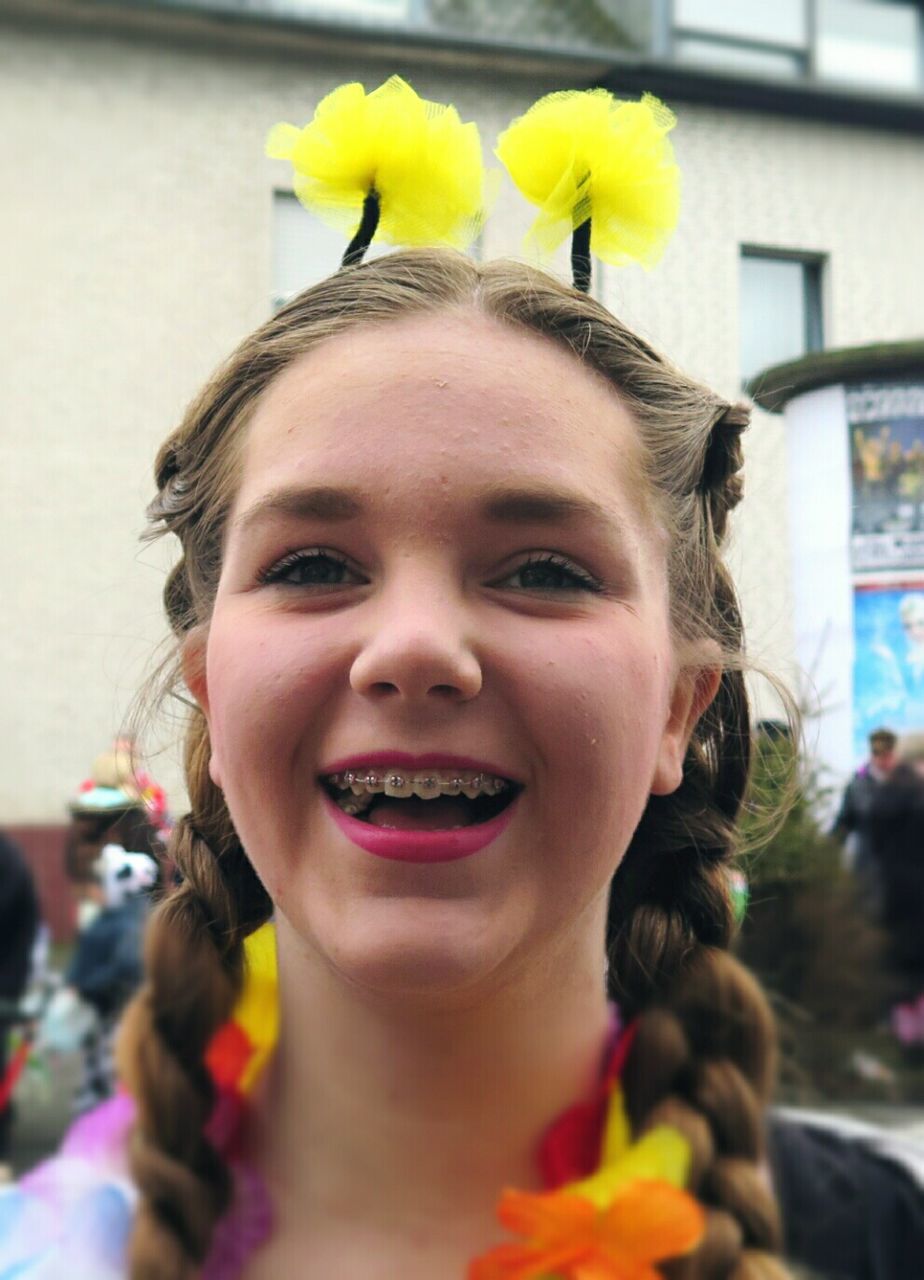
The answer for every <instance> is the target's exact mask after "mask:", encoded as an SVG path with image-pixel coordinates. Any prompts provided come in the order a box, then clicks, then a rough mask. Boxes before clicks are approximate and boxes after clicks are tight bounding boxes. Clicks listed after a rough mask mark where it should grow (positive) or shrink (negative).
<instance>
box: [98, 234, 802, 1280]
mask: <svg viewBox="0 0 924 1280" xmlns="http://www.w3.org/2000/svg"><path fill="white" fill-rule="evenodd" d="M451 308H474V309H476V310H478V311H479V312H481V313H483V314H485V315H487V316H490V317H493V318H495V319H497V320H499V321H501V322H502V323H504V324H509V325H511V326H513V327H515V328H518V329H521V330H525V331H528V332H531V333H533V334H536V335H540V336H542V337H544V338H546V339H548V340H550V341H553V342H555V343H558V344H559V345H560V346H562V347H564V348H565V349H567V350H569V351H571V352H572V353H573V355H574V356H575V358H576V359H578V360H580V361H581V362H582V364H584V365H585V366H586V367H588V368H591V369H593V370H595V371H596V372H597V373H598V374H600V375H601V376H602V377H604V378H605V379H607V381H608V382H609V383H610V384H611V385H612V387H613V388H614V390H615V392H616V393H617V394H618V395H619V397H620V398H621V400H622V402H623V404H624V405H625V406H627V408H628V409H629V410H630V411H631V413H632V415H633V417H634V419H635V422H636V424H637V426H638V432H639V437H640V440H641V445H642V454H643V463H642V465H643V467H644V470H645V474H646V477H647V481H648V489H649V495H650V497H651V498H652V499H653V501H654V504H655V508H656V511H657V515H658V518H659V520H660V521H661V522H662V523H663V525H664V527H665V529H666V531H667V535H668V537H669V539H670V543H671V551H670V555H669V557H668V563H669V566H670V569H669V578H670V593H671V605H672V619H673V626H674V630H675V633H676V635H677V637H678V641H679V642H680V645H681V648H683V646H684V643H685V642H695V641H700V640H702V639H703V638H708V639H709V640H710V641H712V642H713V643H714V645H718V647H719V649H720V650H721V653H722V654H723V659H724V661H723V671H722V677H721V684H720V687H719V691H718V694H717V697H716V699H715V701H714V702H713V704H712V706H711V707H710V709H709V711H708V712H707V713H706V715H705V716H704V717H703V718H702V720H701V721H700V723H699V724H698V725H697V728H696V730H695V733H694V736H693V740H692V742H691V744H690V747H689V750H688V753H687V759H686V762H685V769H684V779H683V782H682V784H681V786H680V788H679V789H678V791H677V792H676V793H675V794H674V795H672V796H665V797H653V798H652V799H651V800H650V801H649V804H648V807H647V809H646V811H645V814H644V816H643V818H642V821H641V823H640V824H639V827H638V830H637V831H636V833H635V836H634V838H633V840H632V842H631V845H630V848H629V850H628V852H627V854H626V857H625V858H624V860H623V863H622V865H621V867H620V870H619V871H618V873H617V875H616V876H615V878H614V882H613V886H612V892H611V901H610V910H609V920H608V950H609V981H610V987H611V991H612V994H613V996H614V998H615V999H617V1000H618V1001H619V1002H620V1004H621V1005H622V1007H623V1009H624V1011H626V1012H627V1013H628V1014H630V1015H633V1014H639V1015H640V1027H639V1032H638V1037H637V1041H636V1045H635V1048H634V1050H633V1053H632V1055H631V1057H630V1061H629V1063H628V1065H627V1069H626V1077H625V1081H626V1089H627V1101H628V1105H629V1108H630V1112H631V1115H632V1119H633V1122H634V1125H635V1127H636V1129H643V1128H645V1127H647V1126H648V1125H650V1124H652V1123H654V1122H655V1121H656V1120H658V1119H661V1118H663V1117H664V1116H665V1115H669V1116H670V1118H671V1120H672V1122H673V1123H676V1124H678V1125H679V1126H680V1127H681V1128H683V1129H684V1130H685V1131H686V1132H687V1133H688V1135H689V1136H690V1139H691V1142H692V1144H693V1147H694V1153H695V1160H694V1181H695V1186H696V1189H697V1191H698V1194H699V1195H700V1196H701V1198H702V1200H703V1201H704V1203H705V1204H706V1205H707V1206H708V1208H709V1220H710V1227H709V1231H708V1233H707V1238H706V1241H705V1242H704V1244H703V1245H702V1247H701V1248H700V1250H698V1251H697V1254H696V1255H695V1257H694V1259H692V1260H686V1261H684V1262H682V1263H677V1264H674V1270H673V1271H672V1272H671V1274H672V1275H673V1274H676V1275H681V1274H682V1275H694V1274H695V1275H696V1276H697V1277H699V1276H704V1277H705V1276H713V1275H714V1276H720V1275H721V1276H725V1275H733V1276H735V1277H737V1278H738V1280H744V1277H750V1278H752V1280H758V1277H765V1278H767V1280H769V1278H770V1277H773V1276H781V1275H784V1274H785V1273H784V1272H783V1271H782V1270H781V1268H780V1267H779V1265H778V1263H776V1262H774V1261H773V1259H772V1252H773V1251H774V1250H776V1249H777V1248H778V1246H779V1238H780V1231H779V1223H778V1218H777V1212H776V1206H775V1203H774V1200H773V1196H772V1194H771V1192H770V1190H769V1188H768V1185H767V1182H766V1179H765V1178H764V1176H763V1173H762V1164H763V1161H764V1158H765V1147H764V1133H763V1120H762V1115H763V1106H764V1104H765V1102H766V1100H767V1098H768V1095H769V1091H770V1087H771V1082H772V1079H773V1072H774V1036H773V1028H772V1023H771V1018H770V1015H769V1012H768V1010H767V1006H766V1003H765V1001H764V999H763V997H762V995H761V993H760V991H759V988H758V987H757V985H756V983H754V981H753V980H752V979H751V978H750V977H749V976H748V975H747V974H746V973H745V972H744V971H743V970H742V969H741V967H740V966H739V965H738V964H737V963H736V962H735V961H734V960H733V959H732V958H731V956H729V955H728V953H727V950H726V948H727V946H728V943H729V939H730V937H731V933H732V911H731V906H730V902H729V897H728V888H727V866H728V863H729V860H730V859H731V857H732V854H733V846H734V823H735V818H736V815H737V812H738V809H739V806H740V803H741V799H742V795H743V791H744V788H745V784H746V779H747V769H748V755H749V743H750V729H749V719H748V705H747V697H746V693H745V688H744V681H743V675H742V665H743V655H742V628H741V619H740V614H739V609H738V604H737V600H736V596H735V591H734V587H733V585H732V582H731V578H730V576H729V574H728V572H727V570H726V568H725V567H724V565H723V563H722V560H721V555H720V549H721V544H722V542H723V540H724V538H725V535H726V531H727V523H728V515H729V512H730V511H731V510H732V508H733V507H734V506H735V504H736V503H737V502H738V500H739V498H740V496H741V479H740V474H739V473H740V466H741V461H742V454H741V439H740V437H741V432H742V430H743V429H744V427H745V426H746V424H747V417H748V415H747V410H746V409H745V408H744V407H743V406H740V405H734V404H729V403H727V402H726V401H724V400H722V399H721V398H719V397H718V396H716V395H714V394H713V393H712V392H710V391H708V390H707V389H706V388H704V387H702V386H700V385H699V384H697V383H696V382H694V381H692V380H690V379H689V378H687V377H685V376H684V375H682V374H680V373H679V372H678V371H677V370H676V369H674V368H673V367H672V366H671V365H670V364H668V363H667V362H666V361H665V360H664V359H663V358H662V357H661V356H660V355H658V354H657V353H656V352H655V351H653V350H652V349H651V348H650V347H649V346H648V345H647V344H646V343H645V342H644V341H642V340H641V339H640V338H638V337H636V336H635V335H634V334H632V333H631V332H630V331H629V330H628V329H627V328H626V327H625V326H624V325H622V324H621V323H620V322H619V321H618V320H616V319H615V318H614V317H613V316H612V315H610V313H609V312H607V311H606V310H605V309H604V308H603V307H602V306H601V305H599V304H598V303H597V302H595V301H594V300H593V299H590V298H588V297H586V296H584V295H582V294H579V293H577V292H576V291H574V290H573V289H571V288H568V287H566V286H564V285H561V284H559V283H557V282H556V281H554V280H552V279H550V278H549V277H548V276H546V275H544V274H543V273H541V272H538V271H534V270H531V269H529V268H527V267H524V266H519V265H516V264H512V263H505V262H491V263H488V264H486V265H483V266H481V265H476V264H474V263H473V262H471V261H469V260H468V259H466V258H464V257H462V256H461V255H458V254H454V253H450V252H446V251H437V250H432V251H430V250H428V251H409V252H404V253H396V254H392V255H390V256H389V257H386V258H381V259H378V260H376V261H374V262H370V263H367V264H366V265H364V266H361V267H356V268H350V269H347V270H344V271H341V272H339V273H338V274H337V275H335V276H332V277H331V278H330V279H327V280H325V281H323V282H322V283H321V284H319V285H317V286H315V287H314V288H312V289H310V290H308V291H307V292H305V293H304V294H302V295H301V296H300V297H298V298H296V299H295V300H294V301H292V302H291V303H289V305H288V306H286V307H285V308H284V309H283V310H281V311H280V312H279V313H278V314H277V315H275V316H274V317H273V318H272V319H271V320H269V321H268V322H267V323H266V324H265V325H264V326H263V327H262V328H261V329H259V330H258V331H257V332H256V333H255V334H253V335H252V336H251V337H249V338H247V339H246V340H245V341H244V342H243V343H242V344H241V345H240V347H239V348H238V350H237V351H236V352H235V353H234V354H233V355H232V356H231V358H230V360H229V361H228V362H227V363H226V364H225V365H224V367H223V368H221V369H220V370H219V371H218V372H217V374H216V375H215V377H214V378H213V379H212V381H211V382H210V383H209V384H208V386H206V387H205V389H204V390H203V391H202V393H201V394H200V396H199V397H198V399H197V400H196V401H195V402H194V403H193V404H192V405H191V407H190V409H189V411H188V413H187V415H186V417H185V419H184V421H183V423H182V424H181V425H180V427H179V428H178V429H177V430H176V431H175V432H174V434H173V435H172V436H171V437H170V439H169V440H168V441H167V442H166V444H165V445H164V446H163V448H162V449H161V451H160V454H159V456H158V459H157V467H156V476H157V486H158V494H157V497H156V498H155V500H154V502H153V503H152V504H151V508H150V516H151V519H152V521H153V525H154V529H155V533H163V532H171V533H174V534H176V535H177V537H178V538H179V540H180V544H181V548H182V556H181V559H180V560H179V562H178V564H177V565H176V567H175V568H174V570H173V572H172V573H171V574H170V576H169V579H168V581H167V585H166V588H165V593H164V598H165V604H166V609H167V614H168V617H169V620H170V623H171V626H172V628H173V631H174V633H175V635H176V637H177V639H178V640H179V641H182V639H183V638H184V637H185V636H186V635H187V634H188V633H189V631H190V629H191V628H192V627H194V626H197V625H201V624H206V623H207V622H208V619H209V615H210V610H211V607H212V601H213V598H214V594H215V589H216V585H217V581H218V575H219V572H220V567H221V547H222V534H223V529H224V523H225V520H226V518H227V514H228V510H229V507H230V504H231V502H232V500H233V496H234V492H235V485H236V481H237V472H238V466H239V460H240V449H241V444H242V441H243V438H244V435H245V433H246V430H247V425H248V422H249V420H250V416H251V414H252V412H253V409H254V406H255V404H256V403H257V401H258V399H259V397H260V396H261V394H262V393H263V392H264V391H265V389H266V388H267V387H268V386H269V384H270V383H271V382H272V380H273V379H274V378H275V377H276V375H277V374H278V373H279V372H280V371H281V370H282V369H284V368H285V367H286V366H287V365H288V364H289V363H290V362H291V361H292V360H294V359H295V358H296V357H297V356H300V355H302V354H303V353H304V352H306V351H309V350H311V349H312V348H314V347H316V346H318V345H319V344H320V343H322V342H324V341H325V340H326V339H327V338H329V337H332V336H334V335H336V334H339V333H343V332H344V331H346V330H348V329H350V328H352V327H354V326H357V325H366V326H369V325H381V324H385V323H388V322H389V321H390V320H393V319H395V318H397V317H401V316H405V315H408V314H414V313H418V314H419V313H437V312H440V311H445V310H446V309H451ZM208 760H209V743H208V730H207V726H206V724H205V720H204V718H203V716H202V714H201V712H200V711H199V710H198V709H192V710H191V712H190V722H189V728H188V733H187V753H186V768H187V779H188V787H189V795H190V803H191V808H190V812H189V814H187V815H186V817H184V818H182V819H181V820H180V821H179V822H178V823H177V827H176V831H175V834H174V839H173V844H172V849H171V852H172V854H173V857H174V858H175V860H176V863H177V865H178V867H179V868H180V870H181V872H182V875H183V883H182V884H181V886H180V887H179V888H178V889H177V891H176V892H175V893H174V894H173V895H172V896H171V897H170V898H169V899H167V900H166V901H165V902H164V903H163V905H162V906H161V907H160V909H159V911H158V913H157V915H156V917H155V919H154V921H153V922H152V926H151V929H150V932H149V937H148V944H147V956H146V959H147V971H148V981H147V984H146V986H145V988H144V990H143V991H142V993H141V994H140V996H139V997H138V999H137V1000H136V1002H135V1004H134V1007H133V1009H132V1011H131V1015H130V1017H129V1019H128V1021H127V1025H126V1031H125V1035H124V1037H123V1042H122V1062H123V1067H124V1070H125V1073H126V1075H127V1077H128V1082H129V1084H130V1087H131V1088H132V1091H133V1092H134V1094H135V1096H136V1099H137V1104H138V1122H137V1127H136V1133H135V1140H134V1146H133V1170H134V1174H135V1178H136V1180H137V1184H138V1187H139V1190H140V1196H141V1198H140V1204H139V1209H138V1214H137V1219H136V1226H135V1230H134V1235H133V1240H132V1264H131V1265H132V1272H131V1274H132V1276H133V1277H135V1278H136V1280H141V1278H142V1277H143V1280H168V1278H169V1280H175V1277H178V1276H182V1275H184V1274H186V1273H187V1271H188V1270H189V1269H190V1268H191V1267H192V1266H194V1265H195V1264H198V1263H200V1262H201V1261H202V1260H203V1259H204V1258H205V1256H206V1255H207V1252H208V1248H209V1241H210V1238H211V1232H212V1227H213V1225H214V1223H215V1221H216V1220H217V1218H218V1217H219V1216H220V1215H221V1214H222V1213H223V1212H224V1211H225V1209H226V1208H227V1206H228V1203H229V1197H230V1181H229V1174H228V1171H227V1168H226V1166H225V1164H224V1162H223V1161H222V1159H221V1158H220V1156H219V1155H218V1153H217V1152H216V1151H215V1150H214V1148H213V1147H212V1146H211V1145H210V1143H209V1142H208V1141H207V1140H206V1138H205V1136H204V1133H203V1129H204V1126H205V1123H206V1121H207V1119H208V1116H209V1113H210V1109H211V1106H212V1102H213V1091H212V1087H211V1084H210V1081H209V1077H208V1073H207V1071H206V1070H205V1067H204V1065H203V1052H204V1050H205V1047H206V1045H207V1043H208V1041H209V1038H210V1037H211V1035H212V1033H213V1032H214V1030H215V1029H216V1028H217V1027H218V1026H219V1025H220V1023H221V1022H222V1021H223V1020H224V1019H225V1018H226V1017H227V1016H228V1014H229V1012H230V1009H231V1007H232V1004H233V1000H234V997H235V994H236V992H237V990H238V989H239V984H240V972H241V950H242V942H243V939H244V937H245V936H246V935H247V934H248V933H249V932H250V931H251V930H252V929H254V928H255V927H256V926H257V925H258V924H259V923H261V921H263V920H264V919H266V918H267V917H268V915H269V913H270V910H271V903H270V900H269V898H268V896H267V894H266V892H265V890H264V889H263V886H262V885H261V884H260V882H259V880H258V879H257V877H256V875H255V873H254V871H253V869H252V867H251V866H250V863H249V862H248V860H247V858H246V855H245V853H244V850H243V848H242V847H241V844H240V841H239V839H238V837H237V834H236V832H235V830H234V827H233V825H232V822H231V819H230V817H229V815H228V812H227V810H226V808H225V805H224V801H223V798H222V796H221V793H220V792H219V791H218V790H217V788H216V787H215V786H214V785H213V784H212V782H211V780H210V778H209V774H208ZM685 1268H686V1269H685ZM690 1268H692V1270H690Z"/></svg>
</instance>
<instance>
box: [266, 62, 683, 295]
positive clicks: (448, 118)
mask: <svg viewBox="0 0 924 1280" xmlns="http://www.w3.org/2000/svg"><path fill="white" fill-rule="evenodd" d="M675 123H676V120H675V117H674V115H673V113H672V112H671V111H669V110H668V108H667V107H666V106H664V104H663V103H662V102H659V101H658V99H657V98H653V97H651V95H650V94H646V95H645V96H644V97H643V98H642V100H641V102H620V101H618V100H617V99H615V98H613V97H612V96H611V94H609V93H608V92H607V91H606V90H605V89H591V90H589V91H587V92H580V91H569V92H566V93H552V94H549V95H548V96H547V97H545V98H540V100H539V101H538V102H537V103H535V104H534V105H533V106H532V107H531V108H530V109H529V111H527V112H526V114H525V115H523V116H520V117H519V119H517V120H515V121H514V122H513V124H511V125H510V127H509V128H508V129H506V130H505V131H504V132H503V133H502V134H501V136H500V138H499V139H498V143H497V149H496V155H497V156H498V158H499V159H500V160H501V162H502V163H503V164H504V166H505V167H506V169H507V171H508V172H509V174H510V176H511V178H512V179H513V181H514V182H515V183H516V185H517V187H518V188H519V189H520V191H521V192H522V194H523V195H524V196H526V198H527V199H528V200H530V201H531V202H532V203H533V204H535V205H538V206H539V214H538V216H537V218H536V220H535V222H534V223H533V225H532V228H531V229H530V232H529V235H528V237H527V239H528V240H529V241H531V242H532V243H533V244H534V245H535V246H536V247H537V248H539V249H540V250H542V251H545V252H548V251H551V250H552V249H555V248H556V247H557V246H558V245H559V244H561V242H562V241H563V240H564V239H565V237H566V236H567V235H568V234H569V233H570V234H571V237H572V240H571V268H572V274H573V277H574V284H575V287H576V288H578V289H581V290H583V291H584V292H587V290H588V289H589V288H590V276H591V252H593V253H594V254H596V255H597V257H599V258H602V259H603V260H604V261H605V262H610V263H614V264H616V265H621V264H623V263H626V262H640V263H641V264H642V265H643V266H644V267H650V266H653V265H654V263H655V262H656V261H657V260H658V258H659V257H660V256H661V254H662V252H663V250H664V246H665V245H666V243H667V241H668V239H669V238H670V235H671V232H672V231H673V229H674V227H675V225H676V223H677V213H678V208H679V199H680V173H679V170H678V169H677V165H676V164H675V162H674V155H673V149H672V147H671V144H670V142H669V140H668V138H667V135H668V133H669V132H670V131H671V129H673V127H674V124H675ZM266 150H267V154H268V155H270V156H272V157H274V158H275V159H280V160H289V161H291V163H292V168H293V175H294V177H293V186H294V189H295V194H296V195H297V196H298V198H299V200H300V201H301V202H302V204H303V205H304V206H305V207H306V208H307V209H309V210H310V211H311V212H313V213H315V214H317V216H318V217H320V218H321V219H323V220H324V221H325V222H327V223H328V224H329V225H331V226H334V227H336V228H338V229H340V230H342V231H344V232H345V233H346V234H347V235H350V236H351V237H352V238H351V240H350V243H349V245H348V246H347V250H346V252H345V254H344V256H343V265H344V266H349V265H350V264H351V263H356V262H361V261H362V258H363V255H364V254H365V252H366V250H367V249H368V247H369V245H370V243H371V241H372V238H373V236H374V235H376V233H379V234H380V235H381V237H382V239H384V240H386V241H388V242H389V243H391V244H403V245H428V244H447V245H452V246H453V247H455V248H458V249H464V248H466V247H467V245H468V244H470V243H471V241H472V240H473V239H474V237H475V235H476V234H477V233H478V231H479V230H480V229H481V226H482V223H483V221H484V207H485V175H484V170H483V167H482V161H481V143H480V140H479V137H478V129H477V126H476V125H474V124H463V123H462V121H461V120H460V119H459V115H458V112H457V111H456V110H455V108H454V107H448V106H443V105H441V104H440V103H436V102H428V101H426V100H425V99H424V98H420V97H418V96H417V94H416V93H415V92H414V90H413V89H412V88H411V87H410V85H409V84H407V83H406V82H405V81H404V80H402V79H401V78H400V76H392V77H391V79H390V80H387V81H386V82H385V83H384V84H383V85H380V86H379V88H378V89H376V90H374V91H373V92H372V93H369V94H367V93H366V91H365V89H364V88H363V86H362V85H361V84H345V85H341V86H340V88H339V89H335V90H334V91H333V92H332V93H330V94H328V95H327V97H326V98H324V99H323V101H322V102H321V103H320V105H319V106H318V109H317V111H316V112H315V115H314V119H313V120H312V121H311V122H310V123H309V124H307V125H305V127H304V128H303V129H298V128H296V127H295V125H291V124H277V125H275V126H274V127H273V129H272V130H271V131H270V134H269V137H268V139H267V143H266Z"/></svg>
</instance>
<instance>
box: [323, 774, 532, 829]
mask: <svg viewBox="0 0 924 1280" xmlns="http://www.w3.org/2000/svg"><path fill="white" fill-rule="evenodd" d="M320 781H321V786H322V787H323V788H324V790H325V791H326V792H327V794H328V796H330V798H331V800H333V802H334V803H335V804H336V805H337V807H338V808H339V809H342V810H343V812H344V813H346V814H348V815H349V816H350V817H352V818H357V819H359V821H361V822H367V823H369V824H370V826H374V827H390V828H393V829H397V830H409V831H446V830H449V831H452V830H457V829H458V828H460V827H472V826H477V825H478V824H480V823H484V822H490V821H491V819H492V818H496V817H497V816H498V815H499V814H501V813H503V811H504V810H505V809H506V808H508V807H509V806H510V804H512V802H513V801H514V799H515V798H516V797H517V795H519V793H520V792H521V791H522V790H523V788H522V786H521V785H520V784H519V783H517V782H513V781H512V780H511V779H509V778H502V777H499V776H498V775H496V774H487V773H477V772H475V771H473V770H445V769H427V770H425V771H424V770H419V771H417V772H416V773H413V774H411V773H409V772H408V771H407V770H401V769H398V768H395V769H388V768H385V769H383V768H380V767H379V768H373V767H371V766H370V767H369V768H368V769H364V768H362V767H360V768H358V769H348V770H346V771H345V772H343V773H332V774H326V775H324V776H323V777H322V778H321V780H320Z"/></svg>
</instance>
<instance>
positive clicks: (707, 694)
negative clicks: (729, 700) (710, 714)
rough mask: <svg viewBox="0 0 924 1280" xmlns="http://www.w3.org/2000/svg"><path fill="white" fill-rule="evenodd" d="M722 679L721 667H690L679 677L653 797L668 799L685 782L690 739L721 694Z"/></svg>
mask: <svg viewBox="0 0 924 1280" xmlns="http://www.w3.org/2000/svg"><path fill="white" fill-rule="evenodd" d="M721 679H722V668H721V666H719V665H718V663H716V664H715V665H711V664H710V665H707V666H697V667H687V668H685V669H682V670H681V671H680V672H679V673H678V675H677V678H676V681H675V683H674V692H673V695H672V697H671V703H670V711H669V714H668V718H667V724H666V725H665V726H664V733H663V735H662V737H661V745H660V747H659V748H658V758H657V761H656V763H655V771H654V776H653V777H652V780H651V794H652V795H654V796H668V795H670V794H671V792H673V791H676V790H677V788H678V787H679V786H680V784H681V782H682V781H683V762H684V759H685V758H686V754H687V747H688V746H689V743H690V738H691V737H692V735H693V730H694V729H695V728H696V724H697V721H698V720H699V718H700V716H701V715H702V714H703V712H704V711H705V710H706V708H707V707H708V706H709V704H710V703H711V702H712V700H713V698H714V697H715V695H716V694H717V693H718V690H719V683H720V682H721Z"/></svg>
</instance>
